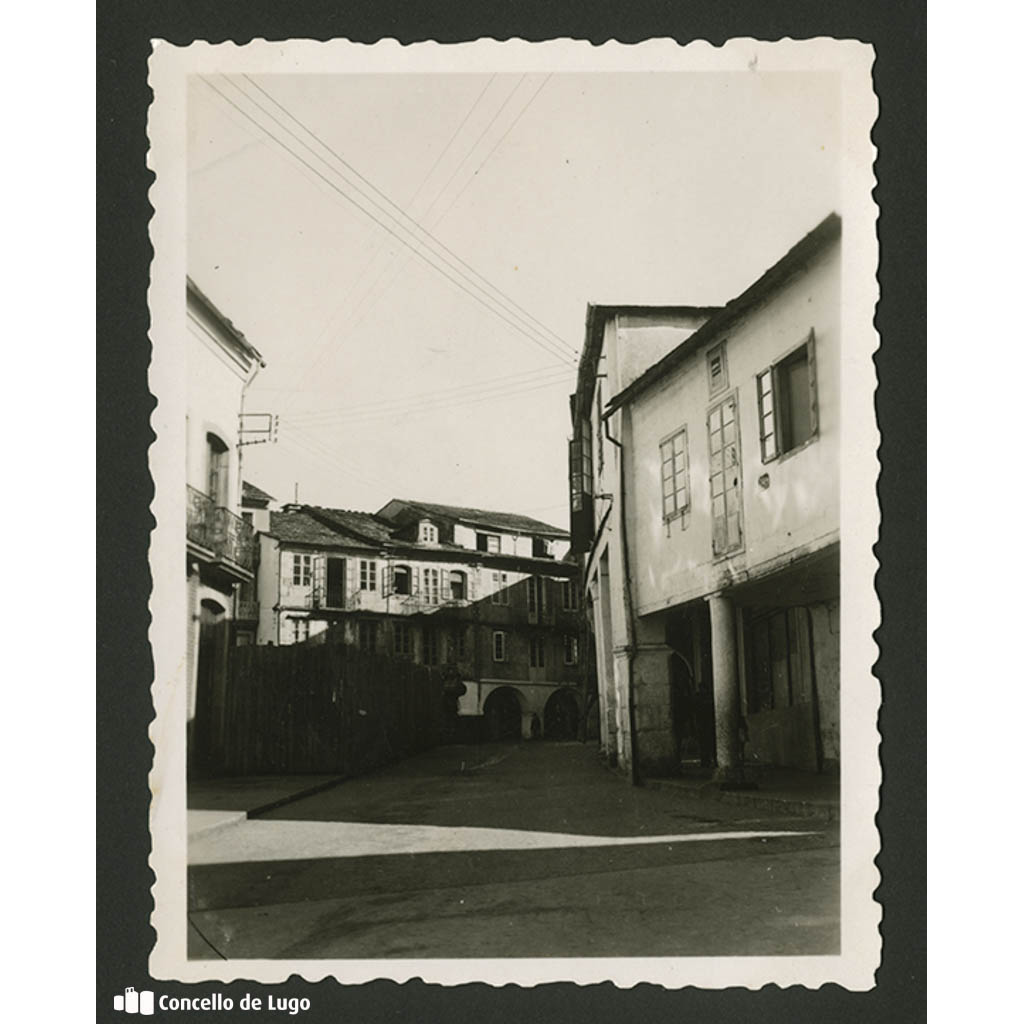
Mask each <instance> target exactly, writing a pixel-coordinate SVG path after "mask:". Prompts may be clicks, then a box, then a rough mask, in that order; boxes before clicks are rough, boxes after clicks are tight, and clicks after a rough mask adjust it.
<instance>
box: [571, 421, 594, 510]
mask: <svg viewBox="0 0 1024 1024" xmlns="http://www.w3.org/2000/svg"><path fill="white" fill-rule="evenodd" d="M591 436H592V434H591V426H590V420H589V419H584V420H582V421H580V424H579V426H578V428H577V434H576V437H575V438H573V440H572V441H570V442H569V490H570V493H571V495H572V510H573V511H574V512H579V511H580V510H581V509H582V508H583V500H584V498H585V497H586V496H588V495H591V494H593V493H594V463H593V455H592V453H591Z"/></svg>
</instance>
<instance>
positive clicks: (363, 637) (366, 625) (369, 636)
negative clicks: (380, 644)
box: [359, 622, 377, 652]
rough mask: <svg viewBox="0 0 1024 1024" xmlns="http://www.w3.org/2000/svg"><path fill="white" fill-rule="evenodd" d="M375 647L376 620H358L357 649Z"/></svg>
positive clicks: (372, 648)
mask: <svg viewBox="0 0 1024 1024" xmlns="http://www.w3.org/2000/svg"><path fill="white" fill-rule="evenodd" d="M376 649H377V623H376V622H360V623H359V650H361V651H366V652H370V651H375V650H376Z"/></svg>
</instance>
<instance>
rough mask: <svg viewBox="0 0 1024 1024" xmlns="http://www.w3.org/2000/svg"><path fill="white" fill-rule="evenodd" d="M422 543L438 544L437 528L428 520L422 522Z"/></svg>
mask: <svg viewBox="0 0 1024 1024" xmlns="http://www.w3.org/2000/svg"><path fill="white" fill-rule="evenodd" d="M420 543H421V544H436V543H437V527H436V526H435V525H434V524H433V523H431V522H429V521H427V520H426V519H423V520H421V521H420Z"/></svg>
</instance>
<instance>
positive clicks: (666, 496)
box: [661, 427, 690, 521]
mask: <svg viewBox="0 0 1024 1024" xmlns="http://www.w3.org/2000/svg"><path fill="white" fill-rule="evenodd" d="M689 507H690V465H689V455H688V452H687V444H686V427H683V429H682V430H679V431H677V432H676V433H675V434H673V435H672V436H671V437H670V438H668V440H666V441H662V442H661V514H662V517H663V518H664V519H665V520H666V521H668V520H669V519H674V518H675V517H676V516H681V515H682V514H683V513H684V512H685V511H686V510H687V509H688V508H689Z"/></svg>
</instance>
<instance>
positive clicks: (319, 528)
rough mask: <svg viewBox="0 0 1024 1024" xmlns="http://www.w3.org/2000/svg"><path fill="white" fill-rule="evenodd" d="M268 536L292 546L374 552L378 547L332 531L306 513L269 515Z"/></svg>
mask: <svg viewBox="0 0 1024 1024" xmlns="http://www.w3.org/2000/svg"><path fill="white" fill-rule="evenodd" d="M269 533H270V535H271V536H272V537H276V538H277V539H278V540H280V541H284V542H285V543H289V542H290V543H292V544H317V545H320V546H322V547H334V548H341V547H349V548H353V547H354V548H367V549H370V550H376V548H377V547H379V545H376V544H372V543H368V542H366V541H363V540H359V539H356V538H354V537H351V536H348V535H346V534H342V533H339V532H338V531H337V530H332V529H331V527H329V526H325V525H324V524H323V523H322V522H320V520H319V519H315V518H314V517H313V516H311V515H309V513H308V512H303V511H285V512H271V513H270V531H269Z"/></svg>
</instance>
